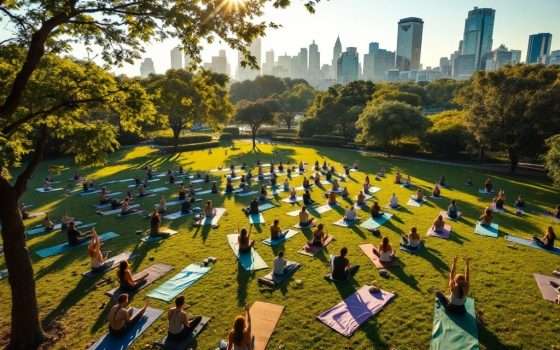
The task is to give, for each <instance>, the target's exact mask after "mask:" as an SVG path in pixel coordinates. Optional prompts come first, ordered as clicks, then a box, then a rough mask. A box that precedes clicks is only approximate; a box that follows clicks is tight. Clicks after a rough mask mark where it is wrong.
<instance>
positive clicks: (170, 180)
mask: <svg viewBox="0 0 560 350" xmlns="http://www.w3.org/2000/svg"><path fill="white" fill-rule="evenodd" d="M168 180H169V183H170V184H174V183H175V175H173V174H170V175H169V176H168Z"/></svg>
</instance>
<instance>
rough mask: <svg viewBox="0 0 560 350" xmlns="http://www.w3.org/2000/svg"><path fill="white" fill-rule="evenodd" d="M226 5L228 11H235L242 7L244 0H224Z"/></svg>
mask: <svg viewBox="0 0 560 350" xmlns="http://www.w3.org/2000/svg"><path fill="white" fill-rule="evenodd" d="M226 3H227V5H228V8H229V9H230V10H234V11H236V10H238V9H239V8H240V7H242V6H243V5H244V3H245V0H226Z"/></svg>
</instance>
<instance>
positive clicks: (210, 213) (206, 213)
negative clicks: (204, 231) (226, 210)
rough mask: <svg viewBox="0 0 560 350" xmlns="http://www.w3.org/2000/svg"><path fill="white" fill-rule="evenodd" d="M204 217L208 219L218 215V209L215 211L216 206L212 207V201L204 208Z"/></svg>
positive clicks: (207, 202)
mask: <svg viewBox="0 0 560 350" xmlns="http://www.w3.org/2000/svg"><path fill="white" fill-rule="evenodd" d="M203 214H204V217H206V218H213V217H214V215H216V209H214V206H213V205H212V201H210V200H209V201H206V205H205V206H204V211H203Z"/></svg>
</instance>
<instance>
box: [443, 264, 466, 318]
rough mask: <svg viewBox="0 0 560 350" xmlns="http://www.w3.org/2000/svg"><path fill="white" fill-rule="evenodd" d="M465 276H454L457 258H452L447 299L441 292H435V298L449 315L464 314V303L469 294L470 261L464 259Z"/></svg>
mask: <svg viewBox="0 0 560 350" xmlns="http://www.w3.org/2000/svg"><path fill="white" fill-rule="evenodd" d="M464 260H465V274H464V275H462V274H456V273H455V270H456V265H457V257H454V258H453V263H452V264H451V271H450V272H449V291H450V294H449V297H446V296H445V295H444V294H443V293H442V292H436V297H437V298H438V300H439V302H440V303H441V305H443V307H445V310H446V311H447V312H450V313H464V312H465V301H466V300H467V295H468V293H469V284H470V282H469V265H470V259H469V258H465V259H464Z"/></svg>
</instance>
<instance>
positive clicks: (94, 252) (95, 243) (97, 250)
mask: <svg viewBox="0 0 560 350" xmlns="http://www.w3.org/2000/svg"><path fill="white" fill-rule="evenodd" d="M88 255H89V257H90V259H91V270H92V271H93V272H99V271H103V270H104V267H105V261H106V260H107V255H105V254H103V252H102V251H101V239H99V236H98V235H97V232H96V231H95V229H92V230H91V239H90V241H89V245H88Z"/></svg>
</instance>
